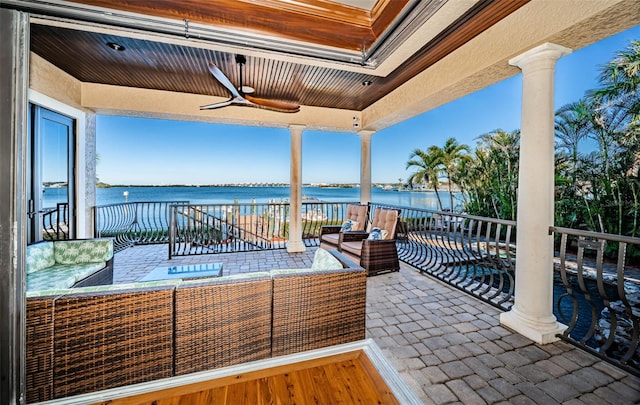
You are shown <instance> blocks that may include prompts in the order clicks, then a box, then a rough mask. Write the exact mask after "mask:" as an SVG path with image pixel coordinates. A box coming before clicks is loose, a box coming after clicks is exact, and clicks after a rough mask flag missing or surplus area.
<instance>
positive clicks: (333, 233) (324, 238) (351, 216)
mask: <svg viewBox="0 0 640 405" xmlns="http://www.w3.org/2000/svg"><path fill="white" fill-rule="evenodd" d="M368 217H369V206H368V205H364V204H349V205H347V213H346V215H345V218H344V219H345V222H347V221H351V223H350V230H351V231H361V232H363V233H364V229H365V228H366V226H367V220H368ZM343 227H344V224H343V225H325V226H323V227H322V228H321V229H320V247H321V248H323V249H327V250H331V249H338V245H339V244H340V231H341V230H342V228H343Z"/></svg>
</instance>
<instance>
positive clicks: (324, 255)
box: [311, 248, 344, 270]
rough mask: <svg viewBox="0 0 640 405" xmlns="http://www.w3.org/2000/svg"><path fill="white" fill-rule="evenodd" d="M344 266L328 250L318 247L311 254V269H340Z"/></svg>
mask: <svg viewBox="0 0 640 405" xmlns="http://www.w3.org/2000/svg"><path fill="white" fill-rule="evenodd" d="M342 268H344V267H343V266H342V263H340V260H338V259H336V258H335V257H334V256H333V255H332V254H331V253H329V252H328V251H326V250H324V249H322V248H318V250H316V254H315V255H314V256H313V263H312V264H311V269H312V270H340V269H342Z"/></svg>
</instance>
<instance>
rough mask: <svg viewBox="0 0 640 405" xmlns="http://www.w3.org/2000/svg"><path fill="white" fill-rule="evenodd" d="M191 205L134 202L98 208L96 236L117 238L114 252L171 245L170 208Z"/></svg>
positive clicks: (95, 208) (177, 202) (95, 220)
mask: <svg viewBox="0 0 640 405" xmlns="http://www.w3.org/2000/svg"><path fill="white" fill-rule="evenodd" d="M172 204H188V201H153V202H130V203H120V204H109V205H100V206H96V207H94V212H93V214H94V216H93V218H94V234H95V236H96V237H108V236H110V237H113V238H114V250H115V251H120V250H123V249H126V248H127V247H130V246H133V245H136V244H139V245H144V244H154V243H167V242H169V206H170V205H172Z"/></svg>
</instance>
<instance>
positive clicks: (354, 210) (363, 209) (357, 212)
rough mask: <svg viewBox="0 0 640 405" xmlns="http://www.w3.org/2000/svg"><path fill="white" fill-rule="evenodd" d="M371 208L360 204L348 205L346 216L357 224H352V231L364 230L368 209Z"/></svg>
mask: <svg viewBox="0 0 640 405" xmlns="http://www.w3.org/2000/svg"><path fill="white" fill-rule="evenodd" d="M368 209H369V207H368V206H366V205H360V204H349V205H347V213H346V218H348V219H350V220H352V221H354V222H355V223H356V225H353V224H352V225H351V230H352V231H362V230H363V229H364V225H365V221H366V220H367V210H368Z"/></svg>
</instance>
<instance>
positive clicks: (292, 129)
mask: <svg viewBox="0 0 640 405" xmlns="http://www.w3.org/2000/svg"><path fill="white" fill-rule="evenodd" d="M306 128H307V126H306V125H296V124H294V125H289V131H290V132H291V133H296V134H301V133H302V131H304V130H305V129H306Z"/></svg>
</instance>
